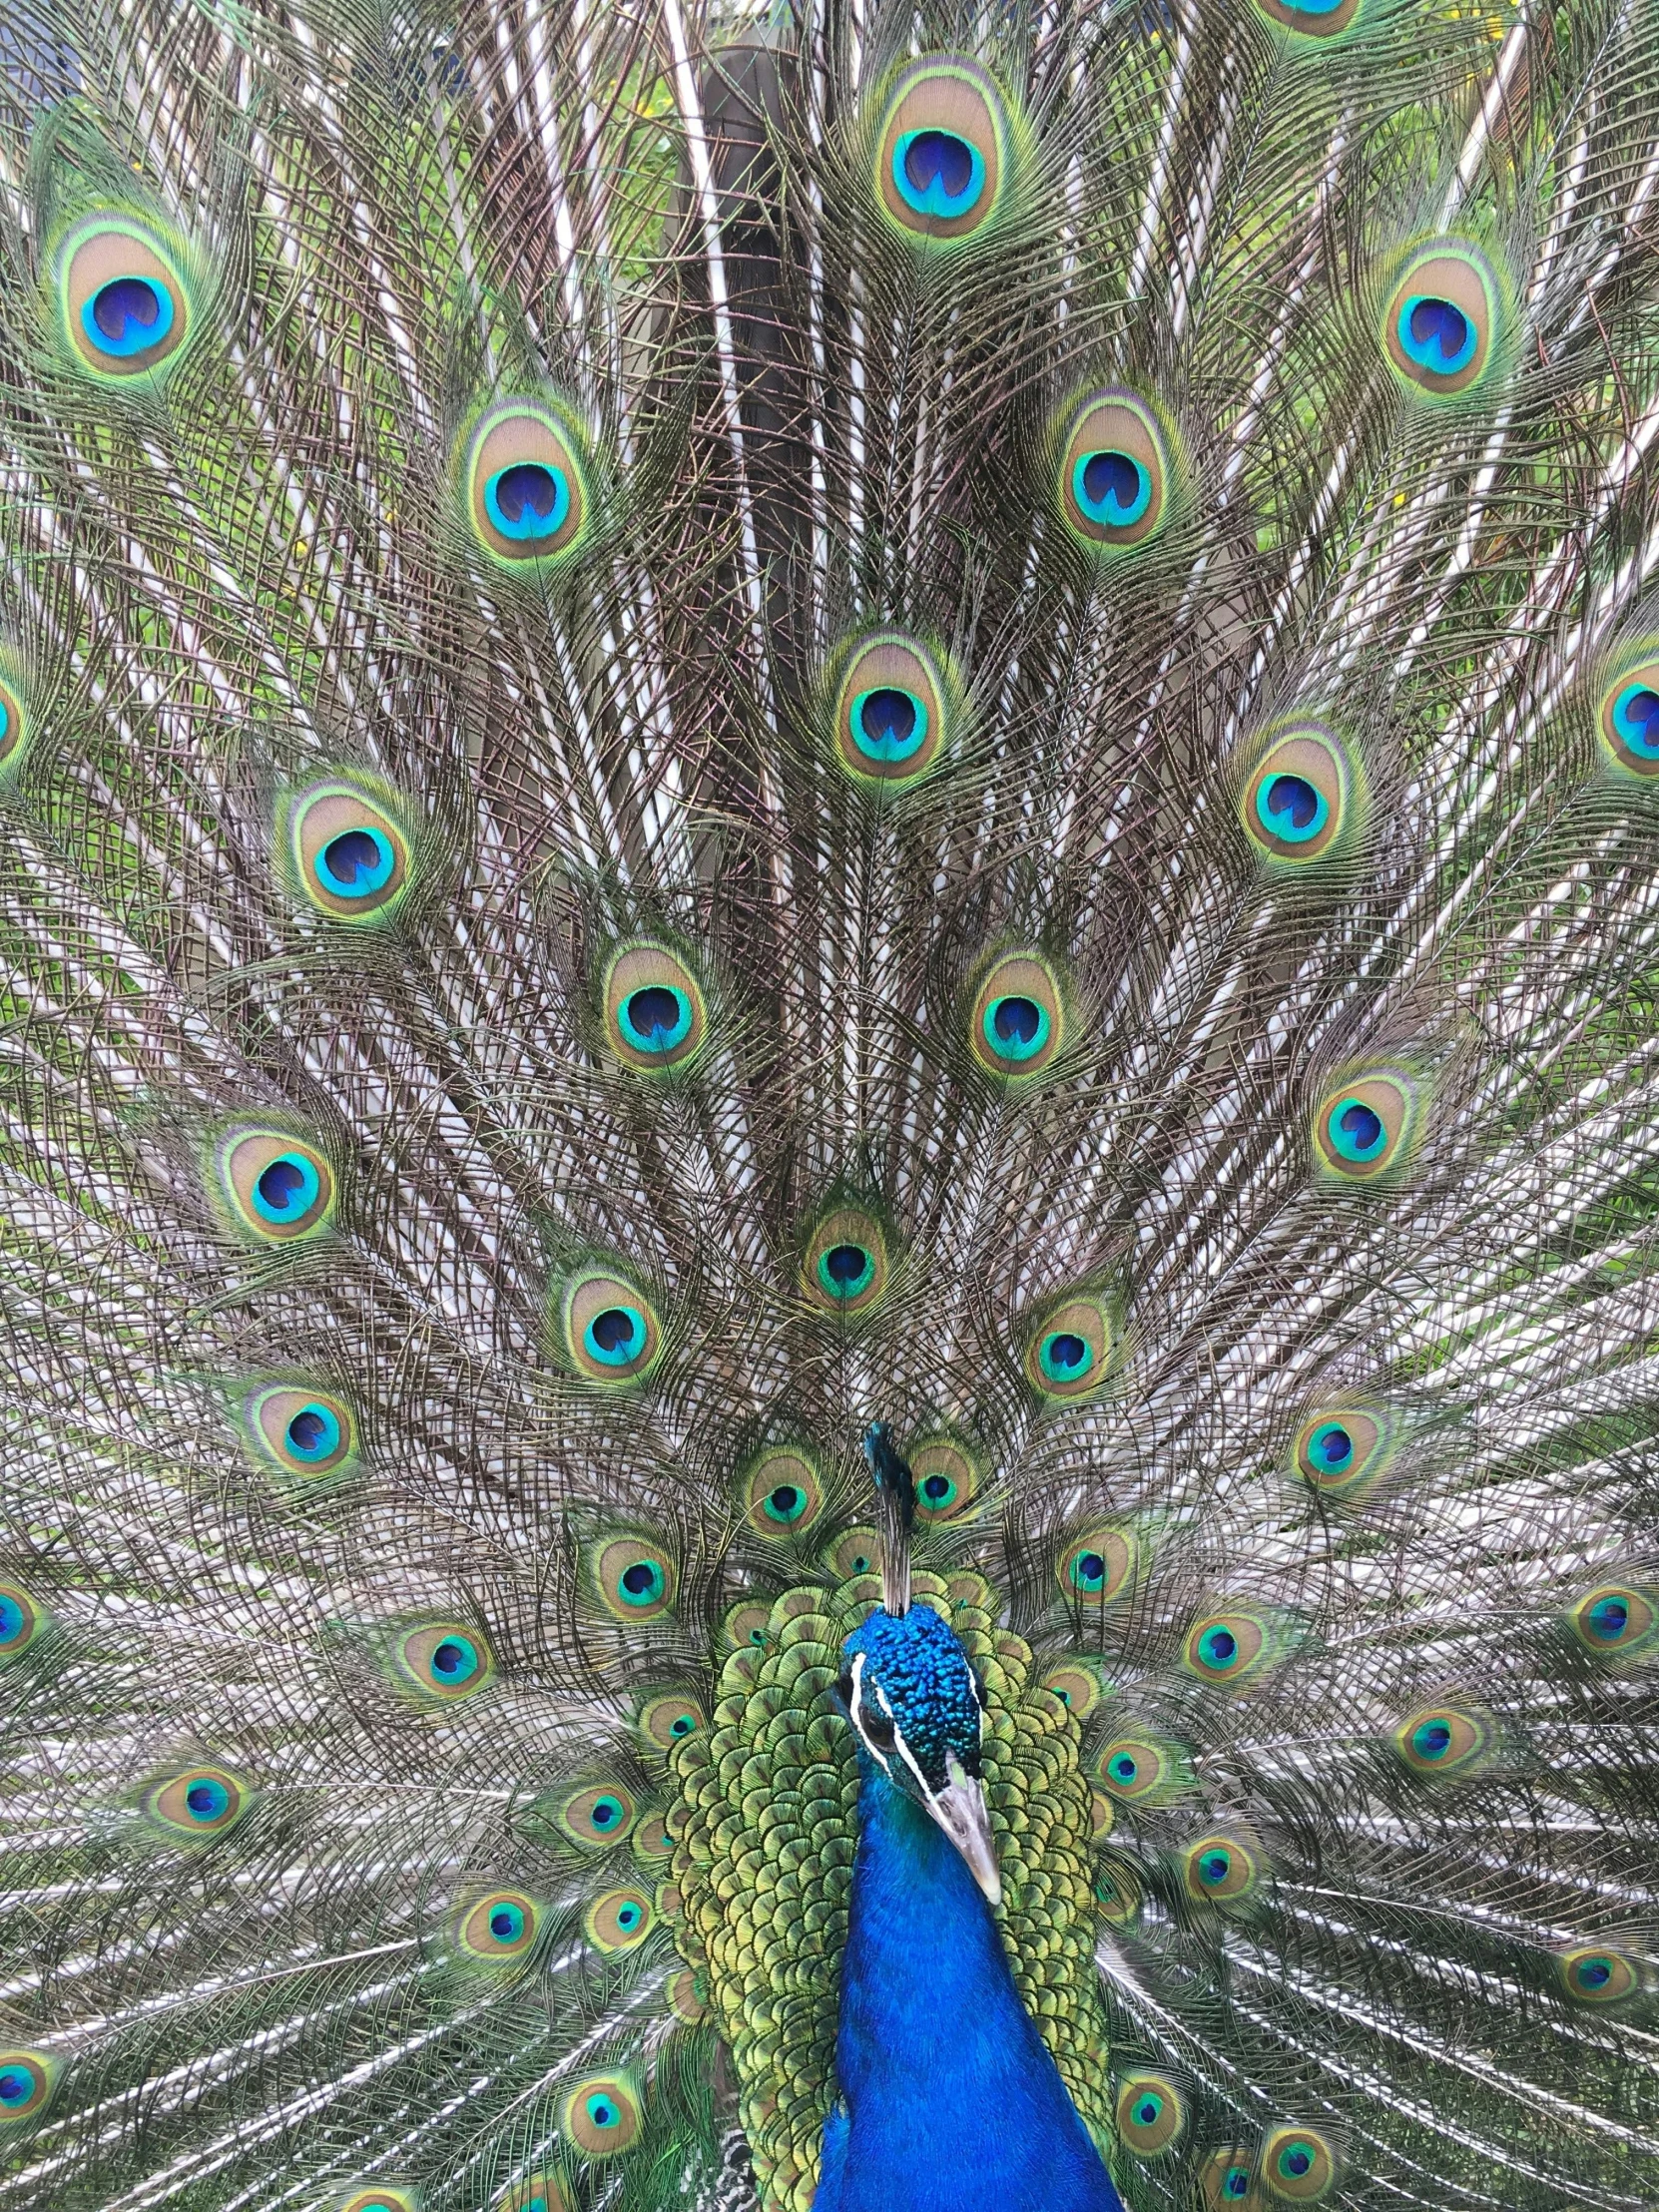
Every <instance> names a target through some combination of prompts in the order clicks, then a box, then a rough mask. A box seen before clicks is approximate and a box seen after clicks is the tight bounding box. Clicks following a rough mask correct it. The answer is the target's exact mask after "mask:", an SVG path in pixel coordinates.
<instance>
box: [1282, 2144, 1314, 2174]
mask: <svg viewBox="0 0 1659 2212" xmlns="http://www.w3.org/2000/svg"><path fill="white" fill-rule="evenodd" d="M1313 2170H1314V2153H1313V2151H1312V2149H1311V2148H1310V2147H1309V2145H1308V2144H1307V2143H1287V2144H1286V2145H1285V2148H1284V2149H1283V2150H1282V2151H1281V2152H1280V2153H1279V2171H1280V2172H1281V2173H1282V2174H1283V2175H1284V2177H1285V2179H1286V2180H1287V2181H1300V2180H1302V2178H1303V2177H1304V2175H1306V2174H1310V2173H1312V2172H1313Z"/></svg>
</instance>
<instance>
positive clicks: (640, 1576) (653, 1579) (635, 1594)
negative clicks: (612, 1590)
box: [617, 1559, 665, 1605]
mask: <svg viewBox="0 0 1659 2212" xmlns="http://www.w3.org/2000/svg"><path fill="white" fill-rule="evenodd" d="M664 1587H665V1577H664V1574H663V1570H662V1568H661V1567H660V1566H659V1565H658V1564H657V1562H656V1560H655V1559H636V1560H635V1561H634V1563H633V1565H632V1566H629V1567H624V1568H623V1570H622V1572H621V1574H620V1575H618V1577H617V1589H618V1591H619V1593H620V1594H621V1597H622V1601H623V1603H624V1604H625V1605H654V1604H656V1602H657V1600H658V1599H659V1598H660V1597H661V1596H662V1594H663V1590H664Z"/></svg>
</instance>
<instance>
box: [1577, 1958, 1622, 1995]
mask: <svg viewBox="0 0 1659 2212" xmlns="http://www.w3.org/2000/svg"><path fill="white" fill-rule="evenodd" d="M1572 1976H1573V1979H1574V1980H1575V1981H1576V1982H1577V1983H1578V1985H1579V1987H1580V1988H1581V1989H1605V1988H1606V1986H1607V1984H1608V1982H1609V1981H1611V1980H1612V1978H1613V1961H1612V1960H1611V1959H1610V1958H1580V1959H1578V1960H1576V1961H1575V1962H1574V1965H1573V1969H1572Z"/></svg>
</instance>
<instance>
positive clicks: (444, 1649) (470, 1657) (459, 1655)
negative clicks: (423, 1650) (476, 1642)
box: [431, 1636, 478, 1684]
mask: <svg viewBox="0 0 1659 2212" xmlns="http://www.w3.org/2000/svg"><path fill="white" fill-rule="evenodd" d="M431 1667H432V1672H433V1674H435V1675H436V1676H437V1678H438V1680H439V1681H440V1682H446V1683H451V1684H453V1683H457V1682H465V1681H466V1680H468V1678H469V1677H470V1676H472V1675H474V1674H476V1673H477V1671H478V1653H477V1651H476V1649H475V1648H474V1647H473V1645H472V1644H471V1642H469V1640H468V1639H467V1638H466V1637H464V1636H445V1637H443V1638H442V1640H441V1641H440V1642H438V1643H437V1644H434V1646H433V1647H432V1659H431Z"/></svg>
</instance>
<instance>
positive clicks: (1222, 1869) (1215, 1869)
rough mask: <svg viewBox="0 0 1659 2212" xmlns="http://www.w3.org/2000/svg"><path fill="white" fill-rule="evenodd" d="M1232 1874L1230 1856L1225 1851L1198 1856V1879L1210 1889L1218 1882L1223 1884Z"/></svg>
mask: <svg viewBox="0 0 1659 2212" xmlns="http://www.w3.org/2000/svg"><path fill="white" fill-rule="evenodd" d="M1232 1872H1233V1860H1232V1855H1231V1854H1230V1853H1228V1852H1225V1851H1207V1852H1204V1853H1202V1854H1201V1855H1200V1858H1199V1862H1198V1879H1199V1880H1200V1882H1202V1883H1205V1884H1206V1885H1207V1886H1208V1887H1210V1888H1211V1889H1214V1888H1215V1886H1216V1884H1217V1883H1218V1882H1225V1881H1226V1880H1227V1878H1228V1876H1229V1875H1230V1874H1231V1873H1232Z"/></svg>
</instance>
